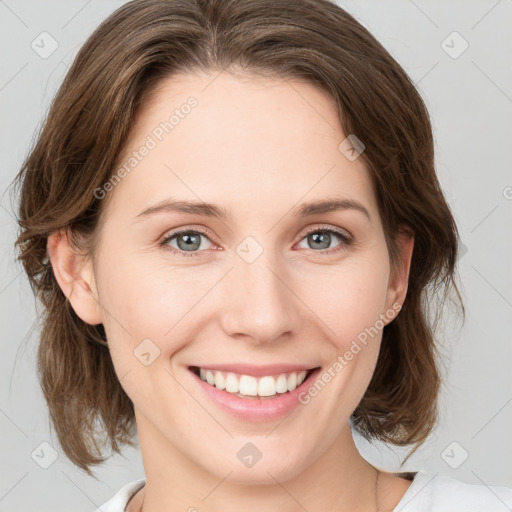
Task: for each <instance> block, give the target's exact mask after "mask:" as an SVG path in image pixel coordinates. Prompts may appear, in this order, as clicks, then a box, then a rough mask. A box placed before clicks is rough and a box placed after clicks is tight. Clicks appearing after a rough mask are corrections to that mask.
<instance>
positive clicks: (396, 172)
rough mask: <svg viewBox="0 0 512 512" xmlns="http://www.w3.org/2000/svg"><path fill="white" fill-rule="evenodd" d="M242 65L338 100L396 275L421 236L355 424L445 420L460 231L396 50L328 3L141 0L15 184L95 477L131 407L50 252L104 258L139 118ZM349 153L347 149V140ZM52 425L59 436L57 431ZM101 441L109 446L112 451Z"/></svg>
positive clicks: (54, 381)
mask: <svg viewBox="0 0 512 512" xmlns="http://www.w3.org/2000/svg"><path fill="white" fill-rule="evenodd" d="M235 68H236V69H241V70H242V71H243V72H247V73H263V74H269V75H273V76H276V77H281V78H290V79H300V80H304V81H307V82H309V83H312V84H314V85H316V86H317V87H319V88H322V89H323V90H324V91H326V92H327V93H328V94H329V95H330V96H331V97H332V98H333V99H334V101H335V104H336V105H337V110H338V114H339V119H340V122H341V126H342V128H343V131H344V133H345V134H347V135H348V134H354V135H355V136H356V137H357V138H358V139H359V140H361V141H363V142H364V145H365V150H364V152H363V153H362V154H361V155H360V158H362V159H363V161H364V162H365V164H366V165H367V167H368V169H369V171H370V173H371V176H372V181H373V183H374V185H375V190H376V194H377V200H378V207H379V212H380V215H381V218H382V222H383V229H384V234H385V238H386V243H387V247H388V251H389V256H390V262H391V267H392V268H396V265H397V263H398V259H399V251H398V247H397V233H398V232H399V230H400V228H401V226H408V227H409V228H410V229H411V230H412V231H413V232H414V235H415V246H414V251H413V256H412V262H411V267H410V274H409V285H408V292H407V296H406V299H405V302H404V304H403V306H402V309H401V311H400V314H399V315H398V316H397V317H396V318H395V319H394V320H393V321H392V322H391V323H390V324H388V325H387V326H386V327H385V328H384V331H383V335H382V345H381V350H380V353H379V359H378V362H377V366H376V369H375V372H374V375H373V377H372V379H371V382H370V384H369V387H368V389H367V391H366V393H365V395H364V397H363V399H362V400H361V402H360V403H359V405H358V406H357V408H356V409H355V411H354V412H353V415H352V417H351V419H352V422H353V426H354V428H355V429H357V431H358V432H360V433H361V434H362V435H363V436H365V437H366V438H367V439H378V440H381V441H384V442H388V443H392V444H395V445H403V446H406V445H414V447H413V450H412V452H414V451H415V450H416V449H417V447H418V446H419V445H420V444H421V443H422V442H424V440H425V439H426V438H427V436H428V434H429V433H430V432H431V430H432V429H433V427H434V426H435V425H436V423H437V419H438V410H437V409H438V392H439V389H440V384H441V381H440V371H439V363H440V361H439V360H438V356H439V351H438V347H437V344H436V342H435V331H436V326H437V325H438V321H439V315H437V314H436V315H435V318H434V317H433V316H431V312H432V310H436V307H437V308H439V309H437V310H436V311H438V312H439V311H440V308H442V307H443V303H444V302H445V300H446V299H447V298H448V295H449V292H450V290H452V289H454V290H455V291H456V294H457V298H458V301H459V303H460V306H461V307H462V312H463V313H464V305H463V303H462V298H461V295H460V293H459V290H458V289H457V284H456V279H455V266H456V261H457V254H458V248H457V247H458V232H457V227H456V224H455V221H454V218H453V216H452V213H451V211H450V208H449V206H448V204H447V202H446V200H445V198H444V196H443V192H442V190H441V187H440V184H439V182H438V179H437V177H436V172H435V167H434V144H433V135H432V127H431V124H430V119H429V115H428V112H427V109H426V106H425V104H424V102H423V100H422V98H421V96H420V94H419V93H418V91H417V90H416V88H415V86H414V83H413V82H412V81H411V79H410V78H409V77H408V76H407V74H406V73H405V71H404V70H403V69H402V68H401V67H400V65H399V64H398V63H397V62H396V61H395V60H394V59H393V58H392V56H391V55H390V54H389V53H388V52H387V51H386V50H385V49H384V47H383V46H382V45H381V44H380V43H379V42H378V41H377V40H376V39H375V38H374V37H373V36H372V35H371V34H370V33H369V32H368V30H366V29H365V28H364V27H363V26H362V25H361V24H360V23H359V22H357V21H356V20H355V19H354V18H353V17H352V16H351V15H350V14H348V13H347V12H346V11H344V10H343V9H341V8H340V7H339V6H337V5H336V4H335V3H334V2H331V1H329V0H134V1H131V2H128V3H126V4H124V5H123V6H121V7H120V8H119V9H117V10H116V11H115V12H114V13H113V14H111V15H110V16H109V17H108V18H107V19H106V20H105V21H104V22H103V23H102V24H101V25H100V26H99V27H98V28H97V29H96V30H95V31H94V32H93V34H92V35H91V36H90V37H89V39H88V40H87V41H86V43H85V44H84V45H83V47H82V48H81V50H80V51H79V53H78V55H77V56H76V58H75V60H74V62H73V64H72V66H71V68H70V69H69V72H68V73H67V75H66V77H65V79H64V81H63V83H62V85H61V87H60V89H59V91H58V93H57V95H56V97H55V98H54V100H53V103H52V106H51V108H50V110H49V112H48V115H47V117H46V120H45V122H44V124H43V126H42V128H41V130H40V132H39V134H38V138H37V140H36V142H35V144H34V145H33V147H32V148H31V151H30V153H29V155H28V156H27V158H26V159H25V161H24V163H23V165H22V168H21V170H20V172H19V173H18V175H17V176H16V179H15V182H16V185H18V186H19V187H20V204H19V228H20V229H19V236H18V239H17V241H16V247H17V249H18V251H19V255H18V259H19V260H21V262H22V264H23V266H24V269H25V271H26V273H27V275H28V278H29V282H30V285H31V287H32V290H33V291H34V293H35V294H36V295H37V297H38V298H39V299H40V300H41V303H42V304H43V306H44V310H43V315H42V329H41V336H40V343H39V348H38V377H39V379H40V383H41V387H42V390H43V393H44V397H45V399H46V401H47V403H48V407H49V412H50V418H51V423H52V424H53V427H54V428H55V429H56V432H57V435H58V439H59V442H60V444H61V446H62V448H63V450H64V452H65V454H66V456H67V457H68V458H69V459H70V460H71V461H72V462H73V463H74V464H75V465H76V466H78V467H79V468H81V469H82V470H84V471H85V472H87V473H88V474H89V475H91V476H93V474H92V472H91V471H90V466H92V465H96V464H99V463H101V462H103V461H104V460H106V458H104V457H102V451H101V444H104V442H105V441H106V442H107V443H108V442H110V446H111V448H112V449H113V451H115V452H117V453H120V445H122V444H130V445H132V446H133V445H134V443H133V437H134V434H135V428H134V423H135V419H134V409H133V404H132V402H131V400H130V399H129V397H128V396H127V394H126V393H125V392H124V390H123V388H122V386H121V384H120V383H119V380H118V378H117V376H116V373H115V371H114V367H113V364H112V361H111V358H110V354H109V351H108V345H107V344H106V341H107V340H106V335H105V331H104V328H103V326H102V324H99V325H89V324H86V323H84V322H83V321H82V320H81V319H80V318H79V317H78V316H77V315H76V314H75V312H74V310H73V309H72V307H71V305H70V303H69V301H67V300H66V297H65V296H64V294H63V292H62V291H61V289H60V287H59V285H58V283H57V281H56V279H55V277H54V274H53V271H52V267H51V264H50V262H49V260H48V255H47V252H46V244H47V239H48V236H49V235H50V234H51V233H52V232H54V231H55V230H59V229H61V228H66V229H68V230H69V231H70V233H71V236H72V240H73V242H74V244H75V245H76V247H77V249H79V250H81V251H83V252H84V254H88V255H90V254H93V253H94V248H95V245H94V243H95V241H96V236H95V235H96V234H97V233H98V228H99V219H100V213H101V211H102V210H101V207H102V201H101V200H100V199H99V198H98V197H97V194H95V193H94V191H95V189H97V188H98V187H101V186H102V185H103V184H104V183H105V182H107V181H108V180H109V178H110V177H111V176H112V174H113V172H114V171H115V169H114V166H115V163H116V158H117V157H118V155H119V154H120V152H121V151H122V149H123V145H124V144H125V143H126V141H127V140H128V135H129V133H130V129H131V127H132V124H133V118H134V115H135V113H136V112H137V109H138V108H139V107H140V106H141V105H143V104H144V100H145V99H146V98H147V97H148V95H149V94H150V93H151V92H152V91H154V88H155V87H156V86H157V85H158V84H159V82H160V81H161V80H162V79H164V78H168V77H171V76H172V75H173V74H177V73H183V72H185V73H187V72H193V71H194V70H206V71H220V70H224V69H226V70H229V69H235ZM340 142H341V141H340ZM52 424H50V426H52ZM100 441H101V443H100Z"/></svg>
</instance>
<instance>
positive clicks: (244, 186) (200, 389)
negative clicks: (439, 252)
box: [93, 72, 412, 483]
mask: <svg viewBox="0 0 512 512" xmlns="http://www.w3.org/2000/svg"><path fill="white" fill-rule="evenodd" d="M191 97H192V98H193V99H189V98H191ZM187 100H188V103H187ZM187 105H188V107H187ZM173 114H174V117H173V118H171V116H172V115H173ZM170 119H171V120H170ZM166 123H167V124H166ZM346 137H347V134H344V133H342V130H341V127H340V124H339V120H338V118H337V113H336V107H335V104H334V103H333V102H332V100H331V99H330V98H329V97H328V96H327V95H326V94H325V93H323V92H322V91H321V90H319V89H317V88H315V87H314V86H312V85H310V84H305V83H300V82H298V81H284V80H280V79H278V78H274V79H270V78H267V79H263V78H253V77H249V76H244V77H235V76H233V75H231V74H228V73H226V72H224V73H221V74H220V75H217V74H213V73H212V74H201V75H181V76H179V77H178V76H176V77H173V78H171V79H167V80H166V81H164V82H162V83H161V84H160V87H159V88H158V90H157V91H156V92H155V94H154V95H153V96H152V97H151V99H150V100H148V102H146V103H145V104H144V107H143V109H142V110H141V111H140V112H139V115H138V116H137V118H136V120H135V123H134V127H133V132H132V135H131V137H130V139H129V141H128V145H127V147H126V148H125V151H124V153H123V155H122V156H121V158H120V159H119V165H118V167H117V168H121V167H122V166H123V165H124V164H126V166H125V173H123V172H121V173H120V175H121V176H123V174H124V177H122V179H121V180H120V182H119V183H118V184H117V185H115V186H114V187H113V189H112V190H110V191H109V192H107V193H106V195H107V197H106V198H105V199H104V200H105V201H106V203H105V206H106V209H105V211H104V220H105V223H104V225H103V228H102V230H101V233H100V238H99V246H98V250H97V252H96V254H95V261H94V285H93V289H94V290H95V292H97V294H98V300H99V303H100V304H101V306H102V310H101V313H100V314H101V319H99V320H98V321H101V322H102V323H103V324H104V326H105V329H106V333H107V337H108V343H109V346H110V351H111V356H112V359H113V363H114V366H115V369H116V372H117V375H118V377H119V379H120V382H121V385H122V386H123V388H124V389H125V390H126V393H127V394H128V396H129V397H130V399H131V400H132V401H133V403H134V407H135V411H136V418H137V425H138V429H139V437H140V438H141V440H142V439H144V443H145V444H146V446H151V447H152V453H153V456H158V457H159V456H161V457H162V458H163V459H165V460H169V459H168V458H167V456H171V454H172V456H176V454H179V456H183V457H184V460H185V459H186V460H188V461H191V462H192V463H193V464H196V465H197V466H196V467H199V468H200V469H201V470H205V471H207V472H209V473H211V474H214V475H216V476H218V477H219V478H224V477H225V476H226V474H228V473H229V472H231V473H230V474H231V479H232V480H234V481H239V482H252V483H256V482H269V481H273V480H272V478H276V479H277V480H278V481H283V480H286V479H288V478H291V477H292V476H294V475H296V474H298V473H300V472H301V471H303V470H304V469H305V468H307V467H308V466H310V465H311V464H312V463H313V462H314V461H316V460H318V458H319V457H320V456H321V455H322V454H324V453H326V451H327V450H328V449H329V447H332V446H333V444H334V443H335V441H336V440H339V439H340V438H341V436H342V435H343V434H345V435H346V433H347V431H348V423H347V420H348V418H349V417H350V415H351V413H352V412H353V410H354V409H355V407H356V406H357V404H358V403H359V401H360V400H361V398H362V396H363V395H364V392H365V390H366V388H367V386H368V384H369V382H370V379H371V376H372V373H373V371H374V368H375V364H376V361H377V356H378V353H379V345H380V341H381V331H382V327H383V325H385V324H386V323H389V321H391V320H392V319H393V317H394V316H396V314H397V309H398V308H397V306H396V304H397V303H398V304H401V303H402V302H403V299H404V296H405V293H406V286H407V284H406V280H407V275H405V277H404V276H402V280H400V278H399V277H397V278H396V279H395V278H392V276H391V273H390V264H389V257H388V251H387V247H386V243H385V239H384V233H383V228H382V224H381V220H380V218H379V212H378V208H377V202H376V197H375V192H374V190H373V187H372V182H371V180H370V175H369V172H368V170H367V169H366V168H365V165H364V163H363V161H362V159H361V158H355V157H356V156H357V151H356V152H355V153H354V152H351V151H347V150H346V144H347V142H345V143H344V144H343V145H342V146H341V148H340V143H342V142H343V141H344V140H345V139H346ZM363 143H364V141H363ZM144 147H146V148H147V149H146V150H144V149H142V148H144ZM357 149H358V148H357V147H356V150H357ZM134 152H135V154H134ZM130 158H132V160H130ZM127 169H129V170H128V171H126V170H127ZM107 188H108V186H107ZM333 200H338V201H340V200H343V201H347V202H349V203H347V204H346V205H345V207H341V208H338V209H334V210H333V209H329V210H328V211H322V208H321V207H318V208H313V207H309V208H306V209H304V207H303V205H305V204H308V205H312V204H315V203H319V202H323V201H333ZM165 202H169V205H170V204H171V202H180V203H185V202H187V203H188V202H191V203H194V204H196V205H202V207H201V208H199V207H195V208H189V209H188V211H185V210H186V209H183V211H177V210H175V209H173V208H172V207H171V206H169V207H168V208H158V209H153V210H152V208H153V207H155V205H157V206H162V204H164V203H165ZM205 203H208V204H211V205H215V208H213V207H206V206H205ZM356 203H357V205H359V206H357V207H354V206H353V205H355V204H356ZM221 212H222V213H223V214H224V216H221V215H220V213H221ZM213 213H216V214H217V213H218V214H219V215H213ZM326 230H332V231H333V233H329V232H328V231H326ZM336 232H339V233H340V234H339V235H338V234H336ZM180 233H181V234H180ZM166 237H170V238H167V241H165V240H164V239H165V238H166ZM347 240H348V241H347ZM408 247H409V249H408V255H409V256H410V247H412V245H410V244H409V245H408ZM407 272H408V263H407V268H406V270H405V273H407ZM404 283H405V284H404ZM393 305H395V306H394V307H393ZM365 333H366V334H365ZM363 340H364V341H363ZM356 347H358V348H359V350H358V349H357V348H356ZM350 354H352V356H350ZM336 362H337V363H336ZM228 365H229V366H230V367H228ZM242 365H246V366H245V367H242ZM247 365H250V366H247ZM271 365H276V366H274V368H270V367H269V368H264V367H265V366H271ZM191 367H198V368H203V369H205V370H206V369H209V370H210V371H211V375H212V376H213V378H215V370H216V369H217V370H222V371H219V376H218V377H217V384H218V386H219V388H222V386H223V384H222V381H224V385H227V380H228V373H234V374H235V375H234V377H235V379H233V376H230V377H229V382H230V384H229V386H236V385H237V384H239V385H242V389H241V390H240V388H239V391H242V392H243V394H244V395H245V397H241V396H240V395H238V396H237V395H236V393H235V391H234V390H235V388H231V387H230V389H231V390H232V392H228V391H226V390H221V389H216V388H215V387H214V386H212V385H211V384H208V383H207V382H203V381H202V380H201V378H200V377H199V376H198V375H196V374H195V373H194V372H193V371H192V370H191ZM223 367H224V369H223ZM319 367H320V370H317V371H316V372H315V373H314V374H313V375H311V376H310V377H308V378H307V380H306V381H305V382H303V384H302V385H301V386H300V387H299V388H297V389H295V391H293V388H294V382H293V381H294V379H295V377H294V376H293V375H296V374H292V370H294V369H295V370H296V371H297V374H298V377H299V378H300V377H301V375H300V374H301V371H307V370H309V369H313V368H319ZM236 374H240V375H244V377H240V378H236V377H237V375H236ZM283 374H284V377H281V375H283ZM302 375H304V374H302ZM329 375H330V378H329ZM263 376H266V377H274V379H268V378H266V379H261V377H263ZM242 381H243V384H241V383H242ZM319 381H321V385H318V382H319ZM327 381H328V382H327ZM261 382H263V384H262V383H261ZM315 382H316V383H317V388H316V392H315V390H313V391H311V389H312V387H313V386H314V384H315ZM289 384H290V388H291V389H292V391H291V392H286V393H285V392H284V389H285V388H286V389H288V385H289ZM254 386H256V387H254ZM258 386H260V387H259V388H258ZM275 386H277V388H278V389H279V390H280V391H279V392H278V391H277V390H276V388H275ZM283 386H285V387H283ZM310 391H311V392H310ZM254 392H261V393H262V394H269V395H270V396H269V397H267V398H257V397H254V396H247V395H248V394H250V393H254ZM271 395H274V397H272V396H271ZM248 443H252V444H248ZM155 454H156V455H155ZM258 459H259V460H258ZM269 474H270V475H272V477H271V476H270V475H269Z"/></svg>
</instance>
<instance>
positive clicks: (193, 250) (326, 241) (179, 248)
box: [159, 227, 352, 258]
mask: <svg viewBox="0 0 512 512" xmlns="http://www.w3.org/2000/svg"><path fill="white" fill-rule="evenodd" d="M203 238H204V239H206V240H208V241H209V242H210V243H211V240H210V238H209V237H208V236H207V234H206V233H205V232H203V231H198V230H190V229H189V230H184V231H178V232H175V233H171V234H170V235H168V236H166V237H165V238H164V239H163V240H162V241H161V242H160V243H159V245H160V247H163V248H165V249H168V250H170V251H171V252H173V253H176V254H179V255H180V256H184V257H186V258H189V257H193V256H200V254H201V252H204V250H205V247H204V244H203V243H202V239H203ZM333 238H337V239H338V240H341V242H342V243H340V244H339V245H338V246H336V247H335V248H334V249H333V248H332V247H331V242H332V241H333ZM302 240H306V241H307V243H309V244H311V245H312V246H313V247H312V248H311V247H307V248H306V249H308V250H311V251H313V252H315V253H318V254H322V255H323V254H326V255H327V254H332V253H334V252H337V251H340V250H343V249H344V248H346V247H347V246H349V245H350V244H351V243H352V237H350V236H349V235H347V234H345V233H343V232H342V231H338V230H337V229H333V228H330V227H329V228H327V227H325V228H324V227H321V228H319V227H315V228H314V229H310V230H309V231H307V232H306V233H305V234H304V235H303V237H302V238H301V240H300V241H301V242H302ZM174 241H176V245H172V243H173V242H174ZM315 246H316V247H315ZM316 249H319V250H316ZM331 249H332V250H331Z"/></svg>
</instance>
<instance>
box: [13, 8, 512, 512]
mask: <svg viewBox="0 0 512 512" xmlns="http://www.w3.org/2000/svg"><path fill="white" fill-rule="evenodd" d="M18 180H19V183H20V186H21V203H20V215H19V217H20V226H21V232H20V236H19V238H18V241H17V244H18V246H19V249H20V259H21V261H22V262H23V264H24V266H25V269H26V271H27V274H28V276H29V278H30V280H31V283H32V285H33V286H34V289H35V290H36V291H37V293H38V295H39V297H40V298H41V300H42V303H43V305H44V306H45V308H46V316H45V322H44V328H43V331H42V333H41V343H40V348H39V371H40V379H41V384H42V388H43V391H44V394H45V398H46V400H47V402H48V406H49V409H50V413H51V417H52V421H53V424H54V426H55V429H56V432H57V434H58V437H59V440H60V442H61V445H62V448H63V450H64V452H65V453H66V455H67V456H68V457H69V459H70V460H71V461H72V462H73V463H74V464H76V465H77V467H79V468H81V469H83V470H84V471H86V472H87V473H88V474H90V475H92V472H91V469H90V468H91V466H93V465H95V464H98V463H101V462H103V460H104V459H103V458H102V457H101V455H102V452H101V449H100V446H99V445H100V441H101V440H102V436H101V434H102V433H103V434H104V439H105V440H107V441H108V442H110V444H111V447H112V448H113V450H114V451H116V452H119V451H120V445H122V444H125V443H132V438H133V437H134V435H135V427H136V432H137V433H138V437H139V441H140V447H141V452H142V457H143V462H144V468H145V473H146V476H145V479H143V480H138V481H136V482H132V483H129V484H127V485H126V486H125V487H123V488H122V489H121V490H120V491H119V492H118V493H117V494H116V495H115V496H114V497H113V498H112V499H111V500H109V502H108V503H106V504H104V505H103V506H102V507H101V508H100V509H99V510H102V511H103V512H106V511H109V512H114V511H116V512H117V511H122V510H127V511H129V512H139V511H145V512H160V511H164V510H165V511H174V510H189V511H193V510H219V509H222V510H223V511H229V510H244V511H252V510H277V509H279V510H284V511H295V510H308V511H310V512H314V511H325V510H351V511H358V510H361V511H363V510H364V511H374V510H375V511H377V510H378V511H390V510H395V511H398V510H402V511H410V510H429V511H434V510H436V511H437V510H450V511H454V510H464V511H468V510H475V511H476V510H491V509H492V510H499V507H500V506H502V507H503V506H504V504H507V505H508V506H510V505H512V489H508V488H504V487H495V488H493V493H490V492H489V489H488V488H486V487H484V486H473V485H469V484H464V483H462V482H457V481H455V480H450V479H445V478H440V477H437V476H433V475H429V474H428V473H426V472H424V471H422V470H419V471H418V472H416V473H412V474H409V473H397V474H393V473H389V472H386V471H384V470H382V469H380V468H376V467H374V466H372V465H371V464H369V463H368V462H367V461H366V460H365V459H364V458H363V457H362V456H361V455H360V453H359V452H358V450H357V448H356V446H355V444H354V440H353V438H352V430H351V429H352V428H354V429H356V430H357V431H358V432H360V433H361V434H363V435H364V436H365V437H367V438H368V439H379V440H381V441H384V442H388V443H391V444H395V445H401V446H412V447H413V448H412V451H414V450H415V449H417V448H418V447H419V446H420V445H421V443H422V442H423V441H424V440H425V439H426V437H427V436H428V434H429V433H430V432H431V430H432V428H433V427H434V425H435V423H436V420H437V396H438V391H439V386H440V377H439V372H438V366H437V360H436V348H435V340H434V336H433V327H434V326H433V325H431V324H430V323H429V321H428V320H427V315H426V311H425V310H424V308H425V303H426V300H427V299H430V300H432V298H434V296H435V298H436V299H441V300H440V304H442V301H443V300H444V299H445V298H446V297H447V296H448V294H449V292H450V291H452V290H453V291H455V293H456V296H457V298H458V299H459V300H461V298H460V294H459V292H458V289H457V286H456V284H455V262H456V259H457V238H458V235H457V228H456V225H455V222H454V219H453V216H452V214H451V211H450V208H449V206H448V205H447V203H446V200H445V198H444V196H443V193H442V191H441V188H440V186H439V182H438V180H437V177H436V173H435V169H434V153H433V140H432V130H431V126H430V121H429V116H428V113H427V110H426V108H425V105H424V103H423V101H422V99H421V97H420V96H419V94H418V92H417V91H416V89H415V88H414V86H413V84H412V82H411V81H410V79H409V78H408V77H407V75H406V74H405V72H404V71H403V70H402V68H401V67H400V66H399V65H398V64H397V63H396V61H394V60H393V58H392V57H391V56H390V55H389V54H388V53H387V52H386V51H385V49H384V48H383V47H382V46H381V45H380V44H379V43H378V42H377V41H376V40H375V39H374V37H373V36H371V35H370V34H369V33H368V31H367V30H366V29H364V28H363V27H362V26H361V25H360V24H359V23H358V22H357V21H356V20H355V19H354V18H352V17H351V16H350V15H349V14H348V13H346V12H345V11H344V10H342V9H341V8H339V7H338V6H336V5H335V4H334V3H330V2H328V1H326V0H320V1H313V0H300V1H296V0H294V1H290V0H288V1H270V0H266V1H260V0H258V1H254V0H247V1H246V0H242V1H241V0H202V1H199V0H198V1H191V0H186V1H185V0H182V1H175V0H170V1H165V0H144V1H141V0H135V1H133V2H129V3H127V4H125V5H123V6H122V7H121V8H119V9H118V10H117V11H116V12H114V13H113V14H112V15H111V16H110V17H109V18H108V19H107V20H106V21H105V22H104V23H102V25H101V26H100V27H99V28H98V29H97V30H96V31H95V32H94V33H93V34H92V36H91V37H90V38H89V40H88V41H87V42H86V43H85V45H84V46H83V48H82V49H81V51H80V52H79V54H78V56H77V58H76V59H75V62H74V63H73V65H72V67H71V68H70V70H69V73H68V75H67V77H66V79H65V81H64V83H63V84H62V86H61V88H60V90H59V93H58V95H57V96H56V98H55V101H54V103H53V106H52V108H51V110H50V112H49V114H48V118H47V120H46V123H45V125H44V127H43V129H42V131H41V134H40V136H39V138H38V141H37V143H36V145H35V147H34V148H33V150H32V152H31V154H30V155H29V156H28V158H27V160H26V162H25V163H24V166H23V168H22V170H21V172H20V174H19V177H18ZM461 309H462V311H463V306H462V301H461ZM97 421H99V422H100V424H101V429H98V428H97V426H96V425H95V423H96V422H97ZM98 430H100V431H98ZM411 453H412V452H411ZM497 497H498V498H497Z"/></svg>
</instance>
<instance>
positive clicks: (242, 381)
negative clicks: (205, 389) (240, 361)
mask: <svg viewBox="0 0 512 512" xmlns="http://www.w3.org/2000/svg"><path fill="white" fill-rule="evenodd" d="M199 375H200V377H201V379H202V380H204V381H206V382H207V383H208V384H210V385H212V386H215V387H216V388H217V389H221V390H222V389H223V390H225V391H227V392H228V393H235V394H236V393H240V394H242V395H248V396H273V395H275V394H277V393H286V392H287V391H293V390H294V389H295V388H296V387H298V386H300V385H301V384H302V383H303V382H304V379H305V378H306V375H307V372H306V371H305V370H303V371H301V372H291V373H288V374H284V373H283V374H281V375H278V376H275V377H274V376H271V375H270V376H265V377H260V378H258V379H257V378H256V377H253V376H252V375H237V374H235V373H227V374H225V373H222V372H220V371H217V370H205V369H204V368H200V369H199Z"/></svg>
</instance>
